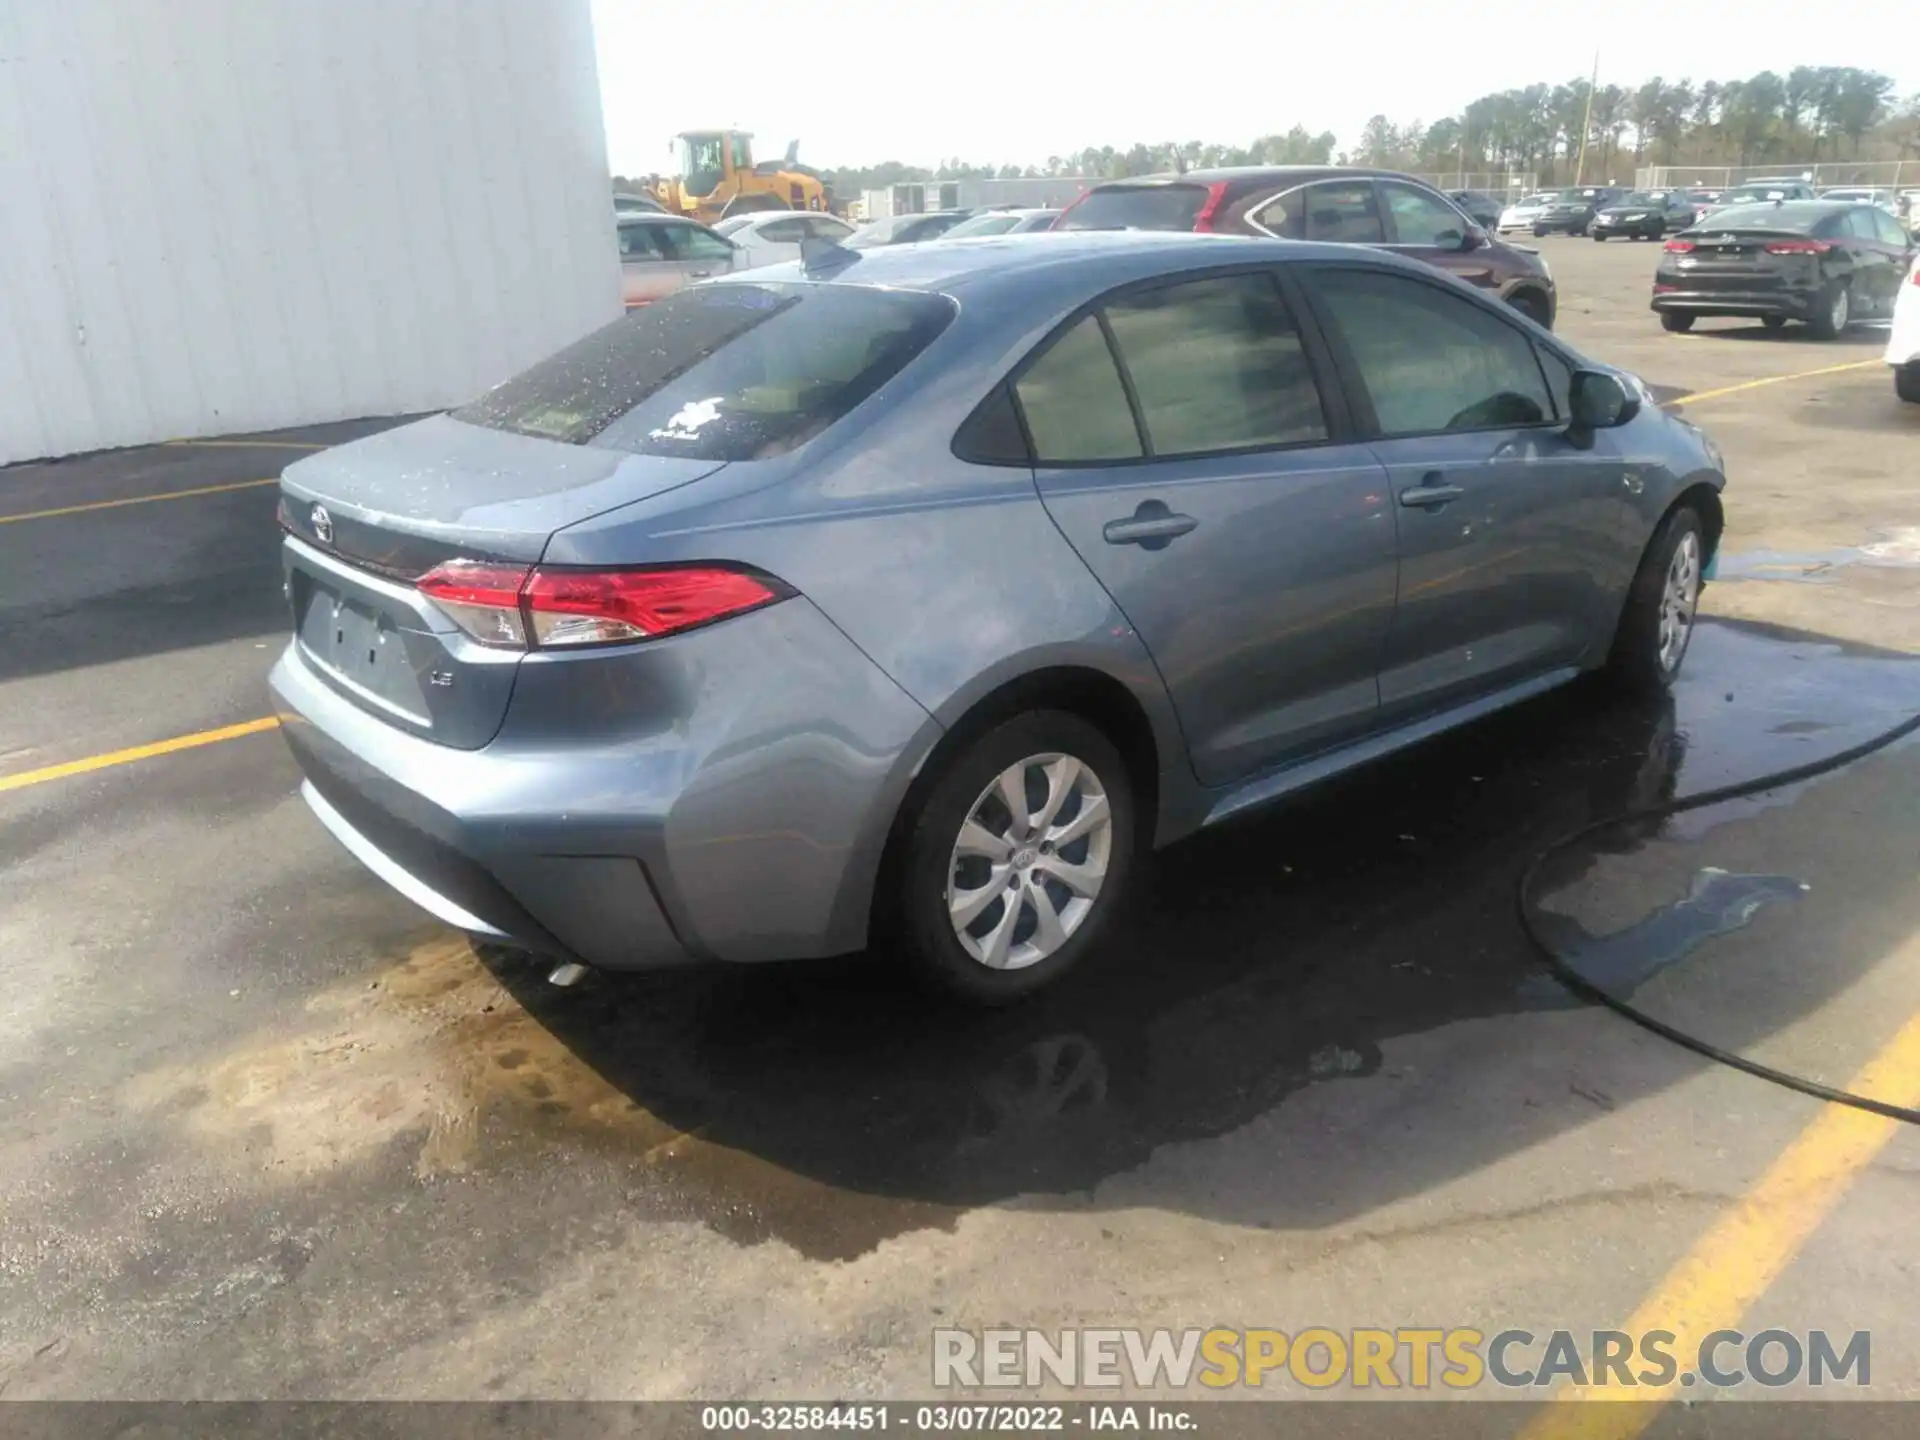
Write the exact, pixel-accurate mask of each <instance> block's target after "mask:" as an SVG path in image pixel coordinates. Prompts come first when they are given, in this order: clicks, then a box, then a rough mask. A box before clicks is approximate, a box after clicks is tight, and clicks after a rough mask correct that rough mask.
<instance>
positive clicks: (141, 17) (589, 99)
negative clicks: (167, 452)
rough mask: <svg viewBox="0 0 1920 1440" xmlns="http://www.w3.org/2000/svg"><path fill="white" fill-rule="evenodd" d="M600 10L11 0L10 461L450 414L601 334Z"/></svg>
mask: <svg viewBox="0 0 1920 1440" xmlns="http://www.w3.org/2000/svg"><path fill="white" fill-rule="evenodd" d="M588 3H589V0H0V464H5V463H8V462H11V461H17V460H23V459H29V458H33V457H36V456H45V455H60V454H67V453H71V452H75V451H82V450H92V449H99V448H104V447H109V446H117V445H132V444H138V443H141V442H145V441H153V440H163V439H169V438H179V437H187V436H194V435H210V434H219V433H223V432H226V433H230V432H236V431H248V430H260V429H269V428H273V427H277V426H284V425H294V424H301V423H308V422H315V421H322V420H335V419H344V418H348V417H352V416H361V415H384V414H396V413H402V412H407V411H415V410H429V409H436V408H439V407H442V406H447V405H451V404H455V403H458V402H459V401H462V400H464V399H467V398H469V397H471V396H472V395H474V394H476V393H478V392H479V391H481V390H483V389H485V388H487V387H488V386H489V385H492V384H494V383H495V382H497V381H499V380H502V379H504V378H505V377H507V376H508V375H510V374H512V373H513V372H514V371H516V370H518V369H520V368H522V367H523V366H525V365H527V364H528V363H530V362H532V361H533V360H535V359H537V358H539V357H540V356H542V355H545V354H547V353H549V352H551V351H553V350H555V349H557V348H559V347H560V346H562V345H564V344H566V343H568V342H569V341H571V340H573V339H575V338H577V337H578V336H580V335H582V334H584V333H586V332H587V331H588V330H590V329H593V328H594V327H595V326H597V325H600V324H602V323H604V322H606V321H608V320H610V319H613V318H614V317H615V316H617V315H618V314H619V313H620V266H619V257H618V254H617V249H616V242H615V239H614V232H613V217H612V208H611V203H610V200H609V192H608V189H607V161H606V140H605V134H604V131H603V128H602V123H601V116H600V94H599V86H598V82H597V80H596V77H595V67H594V45H593V27H592V21H591V18H590V16H589V11H588Z"/></svg>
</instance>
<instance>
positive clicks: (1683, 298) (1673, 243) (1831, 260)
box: [1652, 200, 1914, 340]
mask: <svg viewBox="0 0 1920 1440" xmlns="http://www.w3.org/2000/svg"><path fill="white" fill-rule="evenodd" d="M1913 251H1914V242H1913V240H1912V238H1911V237H1910V236H1908V234H1907V233H1906V231H1904V230H1902V229H1901V228H1900V222H1899V221H1897V220H1895V219H1894V218H1893V216H1891V215H1889V214H1887V212H1886V211H1884V210H1880V209H1877V208H1875V207H1874V206H1872V205H1850V204H1847V203H1845V202H1835V201H1824V200H1788V201H1775V202H1773V203H1771V204H1764V205H1735V206H1732V207H1730V208H1728V209H1725V210H1718V211H1715V212H1714V214H1713V215H1712V216H1710V217H1709V218H1708V219H1707V220H1705V221H1703V222H1702V223H1701V224H1699V225H1696V226H1694V227H1693V228H1692V229H1690V230H1687V231H1685V232H1683V233H1682V234H1679V235H1676V236H1674V238H1673V239H1671V240H1669V241H1667V246H1666V249H1665V251H1664V252H1662V254H1661V256H1660V268H1659V269H1658V270H1657V271H1655V272H1654V277H1653V305H1652V308H1653V309H1654V311H1655V312H1656V313H1658V315H1659V316H1660V323H1661V324H1662V325H1664V326H1665V327H1666V328H1667V329H1669V330H1691V329H1692V328H1693V322H1694V321H1695V320H1697V319H1699V318H1700V317H1701V316H1702V315H1751V316H1758V317H1759V318H1760V319H1761V320H1762V321H1763V322H1764V323H1765V324H1766V326H1767V328H1768V329H1770V330H1778V329H1779V328H1780V327H1782V326H1783V325H1785V324H1786V323H1787V322H1788V321H1789V320H1804V321H1805V322H1806V323H1807V327H1808V328H1809V329H1810V330H1812V331H1813V334H1814V336H1815V337H1816V338H1817V339H1821V340H1831V339H1833V338H1834V337H1835V336H1836V335H1838V334H1839V333H1840V332H1841V331H1842V330H1844V329H1846V328H1847V326H1848V325H1849V324H1850V323H1851V322H1852V321H1854V320H1862V319H1869V318H1872V317H1875V316H1887V315H1891V314H1892V313H1893V306H1894V301H1895V299H1896V298H1897V297H1898V295H1899V293H1900V281H1901V278H1902V277H1903V276H1904V275H1905V274H1906V272H1907V266H1908V265H1909V264H1910V263H1911V262H1912V259H1913Z"/></svg>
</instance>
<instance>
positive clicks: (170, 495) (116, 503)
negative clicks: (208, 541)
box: [0, 478, 280, 525]
mask: <svg viewBox="0 0 1920 1440" xmlns="http://www.w3.org/2000/svg"><path fill="white" fill-rule="evenodd" d="M279 483H280V481H279V480H278V478H275V479H272V480H235V481H232V482H231V483H229V484H226V485H196V486H194V487H193V489H191V490H165V491H162V492H161V493H160V494H158V495H132V496H129V497H128V498H127V499H125V500H89V501H88V502H87V503H86V504H84V505H62V506H60V507H59V508H58V509H54V510H29V511H27V513H26V514H24V515H0V525H17V524H18V523H19V522H20V521H22V520H51V519H52V518H53V517H54V516H56V515H83V514H85V513H86V512H87V511H89V510H115V509H118V508H119V507H120V506H122V505H150V504H152V503H153V502H154V501H156V500H185V499H187V498H188V497H189V496H192V495H219V494H223V493H224V492H226V491H228V490H251V489H253V488H254V487H256V486H259V485H278V484H279Z"/></svg>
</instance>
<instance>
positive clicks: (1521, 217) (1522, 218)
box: [1499, 191, 1556, 235]
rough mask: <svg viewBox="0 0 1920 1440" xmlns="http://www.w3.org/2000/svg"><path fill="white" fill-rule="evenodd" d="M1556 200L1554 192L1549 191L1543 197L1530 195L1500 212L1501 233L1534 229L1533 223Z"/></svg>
mask: <svg viewBox="0 0 1920 1440" xmlns="http://www.w3.org/2000/svg"><path fill="white" fill-rule="evenodd" d="M1555 198H1556V197H1555V195H1554V193H1553V192H1552V191H1547V192H1546V193H1545V194H1541V195H1529V196H1527V197H1526V198H1525V199H1524V200H1517V201H1515V202H1514V203H1513V204H1511V205H1509V206H1507V208H1506V209H1504V210H1502V211H1501V212H1500V226H1499V229H1500V233H1501V234H1503V235H1504V234H1505V233H1506V232H1507V231H1509V230H1531V229H1533V222H1534V221H1535V220H1538V219H1539V218H1540V217H1541V216H1542V215H1544V214H1546V211H1547V207H1548V206H1549V205H1551V204H1553V202H1554V199H1555Z"/></svg>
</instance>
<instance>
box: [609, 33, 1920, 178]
mask: <svg viewBox="0 0 1920 1440" xmlns="http://www.w3.org/2000/svg"><path fill="white" fill-rule="evenodd" d="M1590 90H1591V91H1592V97H1591V98H1592V106H1591V110H1589V107H1588V98H1589V96H1588V92H1589V91H1590ZM1583 136H1584V138H1585V143H1586V157H1585V165H1584V175H1585V176H1586V178H1588V179H1613V180H1619V181H1626V180H1630V179H1631V178H1632V176H1631V174H1629V173H1626V172H1629V171H1631V170H1632V169H1633V168H1635V167H1637V166H1640V165H1702V166H1707V165H1713V166H1718V165H1763V164H1766V163H1768V162H1770V161H1780V162H1782V163H1789V162H1801V161H1813V162H1819V161H1843V162H1844V161H1847V160H1859V161H1868V160H1913V161H1920V95H1913V96H1908V97H1906V98H1905V99H1904V100H1901V99H1899V98H1897V97H1896V96H1895V94H1894V82H1893V80H1892V78H1891V77H1889V76H1886V75H1882V74H1880V73H1879V72H1878V71H1874V70H1861V69H1856V68H1854V67H1852V66H1827V65H1818V66H1816V65H1796V66H1795V67H1794V68H1793V69H1791V70H1789V71H1787V72H1786V73H1785V74H1780V73H1778V72H1776V71H1773V70H1762V71H1761V72H1760V73H1759V74H1757V75H1752V76H1749V77H1748V78H1746V79H1744V80H1724V81H1721V80H1706V81H1702V82H1700V83H1698V84H1695V83H1694V81H1692V80H1690V79H1687V80H1674V81H1669V80H1666V79H1664V78H1662V77H1660V76H1655V77H1654V78H1653V79H1651V80H1648V81H1646V82H1645V83H1644V84H1642V85H1638V86H1634V87H1631V88H1628V87H1624V86H1620V85H1602V86H1600V87H1598V88H1597V89H1596V88H1594V87H1593V86H1592V85H1591V84H1590V82H1589V81H1588V80H1587V78H1586V77H1585V76H1582V77H1580V78H1579V79H1576V80H1569V81H1567V82H1566V83H1565V84H1563V85H1548V84H1544V83H1543V84H1536V85H1528V86H1526V87H1524V88H1522V89H1516V90H1502V91H1500V92H1499V93H1497V94H1493V95H1483V96H1481V97H1480V98H1479V99H1478V100H1475V101H1473V102H1472V103H1471V104H1469V105H1467V106H1466V107H1465V108H1464V109H1463V110H1461V111H1460V112H1459V113H1458V114H1457V115H1449V116H1446V117H1445V118H1443V119H1440V120H1436V121H1434V122H1433V123H1432V124H1425V123H1423V122H1421V121H1419V120H1414V121H1411V122H1407V123H1398V122H1395V121H1393V120H1392V119H1390V118H1389V117H1387V116H1386V115H1375V116H1374V117H1372V118H1371V119H1370V120H1368V121H1367V123H1366V125H1365V126H1364V127H1363V129H1362V130H1361V133H1360V139H1359V143H1358V144H1356V145H1354V146H1353V147H1352V148H1350V149H1347V150H1339V149H1337V148H1336V141H1335V138H1334V136H1333V134H1332V132H1330V131H1322V132H1320V133H1318V134H1315V133H1312V132H1310V131H1308V130H1307V128H1306V127H1305V126H1303V125H1295V126H1294V127H1293V128H1292V129H1290V130H1288V131H1287V132H1286V133H1285V134H1274V135H1263V136H1261V137H1260V138H1259V139H1257V140H1254V141H1253V142H1252V143H1251V144H1248V145H1245V146H1236V145H1221V144H1209V143H1207V142H1204V141H1200V140H1188V141H1162V142H1160V143H1158V144H1134V145H1130V146H1128V147H1126V148H1125V149H1116V148H1115V147H1114V146H1111V145H1102V146H1098V147H1094V146H1089V147H1087V148H1086V149H1084V150H1080V151H1077V152H1075V153H1074V154H1071V155H1049V156H1048V157H1047V158H1046V160H1045V161H1044V162H1043V163H1042V162H1035V163H1029V164H1024V165H1021V164H997V165H995V164H976V163H972V162H969V161H966V160H961V159H958V158H954V159H950V160H943V161H941V162H940V163H939V164H938V165H933V166H926V165H908V164H904V163H902V162H900V161H898V160H888V161H884V162H882V163H881V164H878V165H867V166H843V167H840V168H838V169H832V170H823V171H822V172H821V176H822V178H823V179H824V180H825V181H826V182H827V184H828V185H830V186H831V187H832V189H833V191H834V193H835V194H837V195H842V196H846V197H848V198H852V197H853V196H856V195H858V194H859V193H860V192H861V191H863V190H876V189H880V188H883V187H885V186H888V185H898V184H904V183H909V182H914V181H927V180H985V179H1019V178H1039V177H1045V176H1063V175H1076V176H1088V177H1093V178H1098V179H1110V180H1122V179H1125V178H1127V177H1128V176H1130V175H1152V174H1160V173H1164V172H1166V171H1169V170H1194V169H1202V168H1208V167H1212V166H1216V165H1286V164H1296V165H1297V164H1315V165H1324V164H1328V163H1334V164H1342V165H1376V166H1381V167H1383V168H1390V169H1396V170H1410V171H1414V172H1417V173H1426V174H1432V173H1479V172H1508V173H1511V172H1520V173H1532V174H1534V175H1535V176H1537V177H1538V182H1539V183H1540V184H1543V185H1549V184H1555V183H1558V182H1561V181H1565V180H1570V179H1572V178H1573V176H1574V173H1575V170H1576V169H1578V168H1580V167H1581V155H1580V151H1581V142H1582V137H1583ZM639 183H640V181H639V180H638V179H634V180H629V179H628V178H627V177H625V176H619V175H616V176H615V177H614V189H616V190H624V189H628V188H632V187H634V186H636V185H638V184H639Z"/></svg>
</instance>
